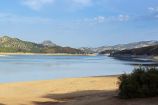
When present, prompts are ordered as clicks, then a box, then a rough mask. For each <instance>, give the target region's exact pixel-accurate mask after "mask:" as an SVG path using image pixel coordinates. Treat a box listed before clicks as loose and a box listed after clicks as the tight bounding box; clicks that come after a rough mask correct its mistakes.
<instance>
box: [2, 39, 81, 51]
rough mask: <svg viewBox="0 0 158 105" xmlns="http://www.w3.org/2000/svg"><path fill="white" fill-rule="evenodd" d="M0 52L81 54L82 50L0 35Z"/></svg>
mask: <svg viewBox="0 0 158 105" xmlns="http://www.w3.org/2000/svg"><path fill="white" fill-rule="evenodd" d="M0 52H6V53H7V52H8V53H15V52H24V53H70V54H82V53H83V52H82V51H80V50H78V49H74V48H70V47H61V46H46V45H43V44H37V43H33V42H28V41H22V40H20V39H18V38H11V37H8V36H3V37H0Z"/></svg>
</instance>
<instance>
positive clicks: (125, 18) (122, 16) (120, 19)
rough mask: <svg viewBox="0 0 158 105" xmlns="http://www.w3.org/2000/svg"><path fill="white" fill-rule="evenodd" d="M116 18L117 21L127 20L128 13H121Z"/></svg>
mask: <svg viewBox="0 0 158 105" xmlns="http://www.w3.org/2000/svg"><path fill="white" fill-rule="evenodd" d="M118 20H119V21H128V20H129V16H128V15H122V14H120V15H119V16H118Z"/></svg>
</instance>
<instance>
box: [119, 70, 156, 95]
mask: <svg viewBox="0 0 158 105" xmlns="http://www.w3.org/2000/svg"><path fill="white" fill-rule="evenodd" d="M153 96H158V69H157V68H155V67H139V68H135V69H134V71H133V72H132V73H131V74H123V75H121V76H120V77H119V97H120V98H143V97H153Z"/></svg>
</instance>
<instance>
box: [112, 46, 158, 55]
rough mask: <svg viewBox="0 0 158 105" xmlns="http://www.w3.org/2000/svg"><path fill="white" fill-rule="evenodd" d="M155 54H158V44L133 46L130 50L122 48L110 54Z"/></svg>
mask: <svg viewBox="0 0 158 105" xmlns="http://www.w3.org/2000/svg"><path fill="white" fill-rule="evenodd" d="M140 55H141V56H142V55H145V56H157V55H158V45H153V46H148V47H142V48H135V49H130V50H122V51H118V52H115V53H113V54H112V55H111V56H140Z"/></svg>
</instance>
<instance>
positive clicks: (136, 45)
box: [80, 41, 158, 54]
mask: <svg viewBox="0 0 158 105" xmlns="http://www.w3.org/2000/svg"><path fill="white" fill-rule="evenodd" d="M153 45H158V41H141V42H134V43H128V44H118V45H114V46H102V47H97V48H88V47H82V48H80V50H82V51H84V52H86V53H89V52H90V53H100V54H108V53H111V52H116V51H121V50H127V49H134V48H142V47H148V46H153Z"/></svg>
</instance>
